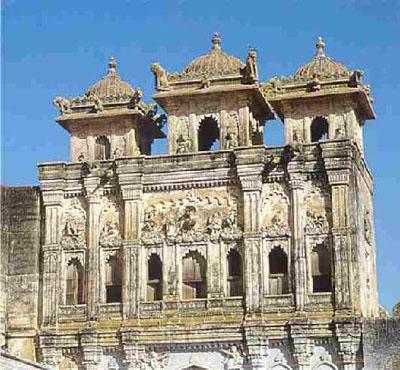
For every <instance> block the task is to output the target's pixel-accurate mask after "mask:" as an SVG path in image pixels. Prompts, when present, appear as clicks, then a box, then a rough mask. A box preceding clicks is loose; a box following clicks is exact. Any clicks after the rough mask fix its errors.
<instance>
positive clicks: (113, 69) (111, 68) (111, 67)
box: [107, 57, 117, 76]
mask: <svg viewBox="0 0 400 370" xmlns="http://www.w3.org/2000/svg"><path fill="white" fill-rule="evenodd" d="M116 74H117V61H116V60H115V58H114V57H111V58H110V61H109V62H108V73H107V75H108V76H113V75H116Z"/></svg>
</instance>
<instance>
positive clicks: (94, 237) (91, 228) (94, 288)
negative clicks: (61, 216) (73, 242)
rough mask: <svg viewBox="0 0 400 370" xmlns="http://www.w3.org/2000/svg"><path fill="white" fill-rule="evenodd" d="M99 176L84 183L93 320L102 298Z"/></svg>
mask: <svg viewBox="0 0 400 370" xmlns="http://www.w3.org/2000/svg"><path fill="white" fill-rule="evenodd" d="M99 184H100V178H99V177H86V178H85V179H84V185H85V189H86V194H87V197H86V200H87V203H88V218H87V220H88V221H87V222H88V226H87V230H88V234H87V236H88V239H87V245H88V264H87V270H86V276H87V280H86V281H87V315H88V320H93V319H94V318H95V317H96V315H97V312H98V303H99V299H100V286H99V281H100V261H99V219H100V194H99V189H98V186H99Z"/></svg>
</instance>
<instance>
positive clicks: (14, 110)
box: [1, 0, 400, 309]
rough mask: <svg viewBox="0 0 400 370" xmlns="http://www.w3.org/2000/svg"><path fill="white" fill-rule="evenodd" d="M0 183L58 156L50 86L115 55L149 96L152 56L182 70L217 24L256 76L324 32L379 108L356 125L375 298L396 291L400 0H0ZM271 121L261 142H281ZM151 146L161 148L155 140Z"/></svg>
mask: <svg viewBox="0 0 400 370" xmlns="http://www.w3.org/2000/svg"><path fill="white" fill-rule="evenodd" d="M2 6H3V8H2V48H3V50H2V51H3V53H2V68H3V69H2V102H1V103H2V108H3V109H2V123H3V124H2V127H1V129H2V135H1V139H2V150H1V155H2V166H1V173H2V183H5V184H8V185H22V184H37V170H36V163H38V162H46V161H66V160H68V155H69V153H68V145H69V143H68V135H67V132H65V131H64V130H63V129H62V128H61V127H59V126H58V125H57V124H56V123H55V122H54V121H53V118H54V117H55V116H56V114H57V111H56V110H55V108H54V107H53V105H52V100H53V98H54V96H56V95H62V96H77V95H82V94H83V93H84V92H85V91H86V90H87V88H88V87H89V86H90V85H91V84H92V83H94V82H95V81H96V80H98V79H99V78H100V77H101V76H103V75H104V74H105V73H106V68H107V61H108V58H109V57H110V56H114V57H115V58H116V59H117V61H118V70H119V72H120V74H121V76H122V77H123V78H124V79H125V80H127V81H129V82H130V83H131V84H132V85H133V86H135V87H138V86H140V87H141V88H143V89H144V92H145V98H146V99H147V100H150V99H151V94H152V93H153V76H152V74H151V72H150V64H151V63H152V62H155V61H159V62H160V63H161V64H162V65H163V66H164V67H165V68H166V69H167V70H169V71H173V70H181V69H182V68H183V67H184V66H185V65H186V64H187V62H188V61H190V60H191V59H193V58H194V57H195V56H198V55H200V54H203V53H205V52H206V51H207V50H208V49H209V47H210V38H211V36H212V34H213V33H214V32H216V31H218V32H220V33H221V35H222V37H223V39H222V47H223V49H224V50H225V51H227V52H228V53H230V54H233V55H235V56H238V57H240V58H241V59H244V58H245V56H246V53H247V50H248V48H249V46H251V47H255V48H257V50H258V63H259V70H260V75H261V79H262V80H266V79H269V78H270V77H272V76H275V75H277V76H281V75H289V74H293V73H294V71H295V70H296V68H297V67H298V66H300V65H302V64H304V63H305V62H306V61H308V59H310V58H311V57H312V56H313V54H314V50H315V49H314V45H315V40H316V38H317V37H318V36H320V35H321V36H323V37H324V39H325V42H326V53H327V54H328V55H329V56H331V57H333V58H334V59H336V60H338V61H340V62H342V63H344V64H345V65H346V66H348V67H349V68H350V69H355V68H359V69H362V70H363V71H364V72H365V78H364V80H365V82H366V83H369V84H371V85H372V93H373V96H374V98H375V110H376V113H377V117H378V118H377V120H375V121H369V122H367V124H366V126H365V130H364V135H365V151H366V157H367V162H368V165H369V166H370V168H371V169H372V172H373V174H374V178H375V193H374V201H375V225H376V234H377V253H378V260H377V267H378V273H379V292H380V301H381V303H382V304H383V305H384V306H386V307H387V308H388V309H391V308H392V307H393V305H394V304H395V303H396V302H397V301H399V300H400V288H399V280H397V279H399V278H400V243H399V240H400V236H399V235H400V233H399V229H398V228H399V226H400V223H399V219H400V216H399V210H400V195H399V194H400V192H399V191H398V189H399V186H400V164H399V163H400V161H399V158H400V145H399V139H400V119H399V118H400V99H399V88H400V73H399V63H400V37H399V35H400V26H399V25H400V0H386V1H385V0H381V1H373V0H364V1H355V0H337V1H327V0H325V1H321V0H319V1H307V0H303V1H300V0H299V1H289V0H287V1H284V0H280V1H278V0H276V1H265V0H264V1H247V2H245V1H218V0H214V1H209V0H202V1H150V0H149V1H145V0H142V1H141V0H136V1H123V0H114V1H103V0H96V1H93V0H85V1H82V0H80V1H79V0H69V1H54V0H53V1H51V0H48V1H45V0H34V1H33V0H3V1H2ZM282 131H283V130H282V126H281V124H280V123H278V122H272V123H271V124H270V125H269V126H268V128H267V130H266V137H265V142H266V143H267V144H280V143H282V137H283V135H282ZM153 149H154V151H155V152H157V153H163V152H165V150H166V145H165V142H160V143H157V144H156V145H155V146H154V148H153Z"/></svg>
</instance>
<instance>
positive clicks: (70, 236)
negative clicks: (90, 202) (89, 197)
mask: <svg viewBox="0 0 400 370" xmlns="http://www.w3.org/2000/svg"><path fill="white" fill-rule="evenodd" d="M65 203H66V204H65V205H64V209H65V211H64V212H63V215H62V222H61V224H62V236H61V240H60V244H61V246H62V247H63V249H66V250H71V249H82V248H85V247H86V212H85V209H84V207H83V205H82V201H81V200H80V199H79V198H71V199H67V200H66V201H65Z"/></svg>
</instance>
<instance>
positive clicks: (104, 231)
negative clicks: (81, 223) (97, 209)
mask: <svg viewBox="0 0 400 370" xmlns="http://www.w3.org/2000/svg"><path fill="white" fill-rule="evenodd" d="M120 217H121V211H120V207H119V205H118V203H117V201H116V199H115V198H114V197H105V198H103V204H102V210H101V213H100V236H99V244H100V245H101V246H102V247H119V246H121V244H122V237H121V231H120V230H121V229H120V225H121V222H120Z"/></svg>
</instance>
